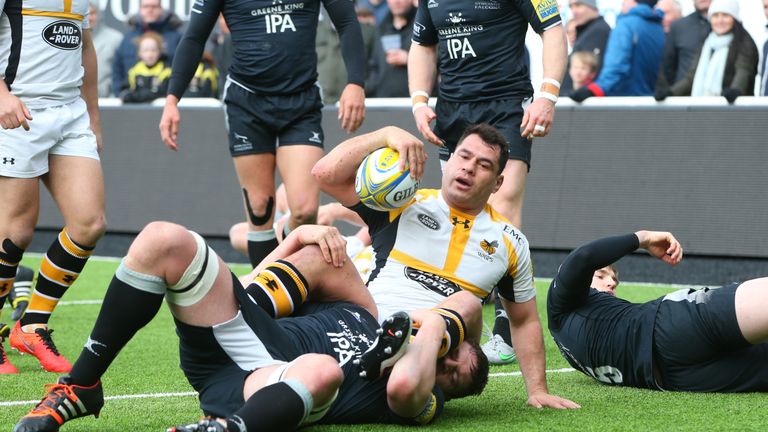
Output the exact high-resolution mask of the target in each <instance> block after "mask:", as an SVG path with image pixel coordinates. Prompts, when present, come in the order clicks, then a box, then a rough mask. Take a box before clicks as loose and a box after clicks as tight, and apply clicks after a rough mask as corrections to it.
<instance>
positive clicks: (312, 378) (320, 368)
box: [297, 354, 344, 401]
mask: <svg viewBox="0 0 768 432" xmlns="http://www.w3.org/2000/svg"><path fill="white" fill-rule="evenodd" d="M299 359H300V360H301V361H297V366H299V367H300V368H301V369H302V370H305V371H307V374H306V376H305V379H304V380H302V381H304V382H305V384H306V385H307V388H308V389H309V392H310V393H311V394H312V398H313V399H315V400H316V401H325V400H327V399H329V398H331V397H333V395H334V394H335V393H336V390H337V389H338V388H339V387H341V384H342V382H344V373H343V372H342V370H341V367H339V363H338V362H337V361H336V359H334V358H333V357H331V356H329V355H326V354H305V355H303V356H301V357H300V358H299ZM299 359H297V360H299Z"/></svg>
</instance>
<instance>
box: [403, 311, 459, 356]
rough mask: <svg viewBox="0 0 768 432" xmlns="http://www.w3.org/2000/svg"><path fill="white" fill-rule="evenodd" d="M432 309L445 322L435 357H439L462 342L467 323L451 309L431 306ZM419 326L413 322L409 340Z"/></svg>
mask: <svg viewBox="0 0 768 432" xmlns="http://www.w3.org/2000/svg"><path fill="white" fill-rule="evenodd" d="M432 310H433V311H434V312H437V313H438V314H440V315H441V316H442V317H443V319H444V320H445V324H446V329H445V333H444V334H443V340H442V342H441V343H440V350H439V351H438V352H437V357H438V358H441V357H445V356H446V355H448V353H450V352H451V351H453V350H454V349H456V348H458V346H459V345H461V343H462V342H464V335H465V334H466V330H467V325H466V324H465V323H464V319H463V318H462V317H461V315H459V313H458V312H456V311H454V310H452V309H448V308H433V309H432ZM419 327H420V326H419V324H418V323H413V326H412V327H411V339H410V341H411V342H413V338H414V337H416V334H417V333H418V332H419Z"/></svg>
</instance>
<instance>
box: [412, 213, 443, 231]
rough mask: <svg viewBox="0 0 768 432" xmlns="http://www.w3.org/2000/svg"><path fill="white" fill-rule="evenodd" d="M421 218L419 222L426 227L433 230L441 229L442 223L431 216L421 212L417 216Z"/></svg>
mask: <svg viewBox="0 0 768 432" xmlns="http://www.w3.org/2000/svg"><path fill="white" fill-rule="evenodd" d="M417 217H418V218H419V222H421V224H422V225H424V226H425V227H427V228H429V229H431V230H432V231H437V230H439V229H440V224H439V223H437V221H436V220H434V219H432V218H431V217H429V216H427V215H425V214H424V213H419V215H418V216H417Z"/></svg>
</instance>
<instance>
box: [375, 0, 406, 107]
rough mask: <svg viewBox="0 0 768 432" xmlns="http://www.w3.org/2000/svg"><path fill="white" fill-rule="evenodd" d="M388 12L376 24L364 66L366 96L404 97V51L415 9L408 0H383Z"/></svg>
mask: <svg viewBox="0 0 768 432" xmlns="http://www.w3.org/2000/svg"><path fill="white" fill-rule="evenodd" d="M387 5H388V7H389V12H388V13H387V15H386V16H385V17H384V21H382V22H381V24H379V27H378V34H379V38H378V40H376V42H375V43H374V48H373V55H372V56H371V63H370V64H369V65H368V79H367V80H366V94H367V95H368V96H369V97H408V96H409V93H408V69H407V67H406V66H407V64H408V50H409V49H410V47H411V37H412V36H413V19H414V18H415V16H416V8H415V7H413V2H412V1H411V0H387Z"/></svg>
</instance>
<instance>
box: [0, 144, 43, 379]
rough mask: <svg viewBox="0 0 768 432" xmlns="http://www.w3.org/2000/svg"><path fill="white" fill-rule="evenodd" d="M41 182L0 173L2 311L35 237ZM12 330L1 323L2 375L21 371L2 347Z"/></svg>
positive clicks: (0, 308) (0, 295)
mask: <svg viewBox="0 0 768 432" xmlns="http://www.w3.org/2000/svg"><path fill="white" fill-rule="evenodd" d="M0 138H1V137H0ZM0 167H1V165H0ZM0 173H2V171H0ZM38 184H39V180H38V179H37V178H11V177H3V176H0V196H2V197H3V205H2V206H0V313H1V312H2V308H3V306H4V305H5V302H6V298H7V297H8V296H9V294H10V293H11V290H12V289H13V285H14V282H15V279H16V274H17V270H18V268H19V262H20V261H21V258H22V256H23V254H24V249H26V247H27V246H28V245H29V243H30V242H31V240H32V234H33V232H34V228H35V223H36V221H37V214H38V209H39V201H38V196H39V186H38ZM9 332H10V329H8V328H7V327H6V325H5V324H2V323H0V374H14V373H18V370H17V369H16V367H14V366H13V365H12V364H11V363H10V361H9V360H8V357H7V355H6V354H5V350H4V348H3V342H4V341H5V338H6V337H7V335H8V333H9Z"/></svg>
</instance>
